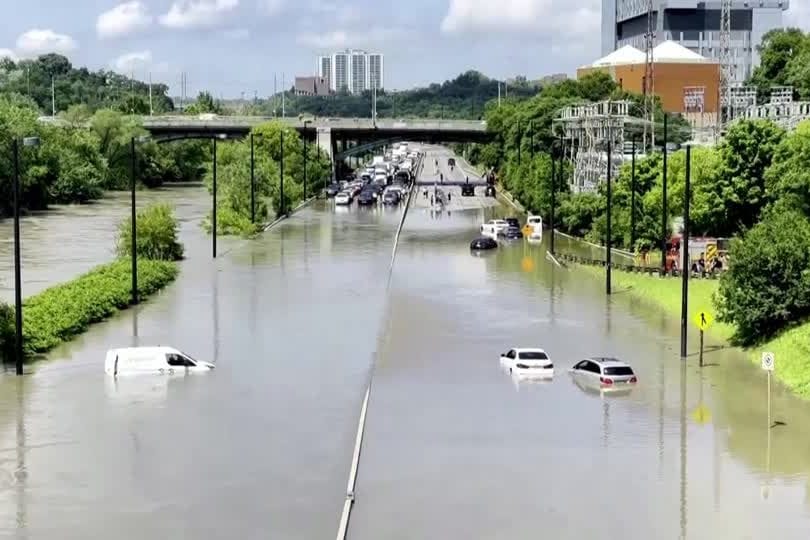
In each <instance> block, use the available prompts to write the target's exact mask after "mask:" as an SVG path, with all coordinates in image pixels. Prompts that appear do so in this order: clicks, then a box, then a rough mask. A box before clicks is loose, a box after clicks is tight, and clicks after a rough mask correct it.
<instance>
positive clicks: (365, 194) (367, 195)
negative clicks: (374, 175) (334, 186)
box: [357, 189, 377, 206]
mask: <svg viewBox="0 0 810 540" xmlns="http://www.w3.org/2000/svg"><path fill="white" fill-rule="evenodd" d="M376 200H377V197H375V196H374V192H373V191H372V190H370V189H364V190H363V191H361V192H360V196H359V197H357V204H360V205H363V206H368V205H370V204H374V203H375V201H376Z"/></svg>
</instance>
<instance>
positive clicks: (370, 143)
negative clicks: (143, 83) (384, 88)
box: [142, 115, 492, 159]
mask: <svg viewBox="0 0 810 540" xmlns="http://www.w3.org/2000/svg"><path fill="white" fill-rule="evenodd" d="M271 121H275V122H281V123H282V124H285V125H287V126H289V127H291V128H293V129H296V130H297V131H298V132H299V133H300V134H301V135H302V136H303V137H305V138H307V139H310V140H314V141H315V142H317V144H318V145H319V146H320V147H321V148H323V149H324V150H325V151H326V152H327V153H328V154H329V155H330V156H334V157H335V158H337V159H341V158H344V157H348V156H350V155H354V154H355V153H356V152H357V151H356V150H355V151H353V150H352V149H353V148H357V147H360V146H364V150H368V149H372V148H373V147H374V146H375V145H379V144H384V143H383V142H382V141H385V143H387V142H390V141H397V140H400V141H402V140H409V141H420V142H425V143H444V142H488V141H490V140H491V138H492V134H491V133H489V132H487V126H486V122H485V121H481V120H449V119H447V120H445V119H428V118H400V119H393V118H378V119H376V120H373V119H371V118H311V119H310V118H299V117H295V118H277V117H270V116H208V115H200V116H145V117H143V118H142V124H143V127H144V128H145V129H146V130H148V131H149V132H150V133H151V134H152V136H153V137H156V138H164V137H180V136H184V135H188V136H205V135H212V136H213V135H216V134H225V135H228V136H229V137H244V136H246V135H247V134H248V133H249V132H250V130H251V129H252V128H253V127H255V126H257V125H259V124H263V123H266V122H271Z"/></svg>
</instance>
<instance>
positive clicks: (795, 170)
mask: <svg viewBox="0 0 810 540" xmlns="http://www.w3.org/2000/svg"><path fill="white" fill-rule="evenodd" d="M808 163H810V121H804V122H802V123H801V124H799V126H798V127H797V128H796V131H794V132H793V133H791V134H790V135H788V136H787V137H785V139H784V140H783V141H782V143H781V144H780V145H779V147H778V148H777V150H776V154H775V155H774V158H773V161H772V164H771V167H770V168H769V169H768V171H767V172H766V173H765V179H766V187H767V190H768V192H769V193H770V194H771V198H772V200H775V201H782V203H784V204H786V205H787V206H790V207H792V208H795V209H797V210H799V211H801V212H803V213H804V214H805V215H807V216H810V168H808Z"/></svg>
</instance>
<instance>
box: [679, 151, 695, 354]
mask: <svg viewBox="0 0 810 540" xmlns="http://www.w3.org/2000/svg"><path fill="white" fill-rule="evenodd" d="M684 187H685V190H684V195H683V238H682V239H681V253H683V257H682V259H683V268H681V272H682V274H681V280H682V281H681V358H684V359H685V358H686V337H687V336H686V329H687V318H688V316H687V312H688V311H689V270H690V268H689V267H690V263H689V205H690V199H691V198H692V145H687V146H686V185H685V186H684Z"/></svg>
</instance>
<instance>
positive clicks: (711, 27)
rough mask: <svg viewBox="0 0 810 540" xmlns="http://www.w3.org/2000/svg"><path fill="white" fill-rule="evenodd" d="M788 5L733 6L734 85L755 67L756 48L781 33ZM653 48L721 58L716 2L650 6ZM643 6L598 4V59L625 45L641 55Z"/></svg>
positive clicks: (677, 0) (749, 2) (777, 0)
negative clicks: (670, 45) (670, 44)
mask: <svg viewBox="0 0 810 540" xmlns="http://www.w3.org/2000/svg"><path fill="white" fill-rule="evenodd" d="M789 4H790V0H732V5H731V56H732V58H733V61H734V64H735V70H734V72H735V80H737V81H740V82H742V81H744V80H745V79H747V78H748V77H749V76H750V75H751V72H752V71H753V68H754V67H756V66H757V65H758V64H759V54H758V53H757V50H756V49H757V46H758V45H759V44H760V43H761V42H762V36H763V35H765V33H766V32H768V31H769V30H773V29H774V28H781V27H782V12H783V11H785V10H787V9H788V7H789ZM653 28H654V31H655V43H654V45H658V44H659V43H662V42H664V41H668V40H672V41H675V42H676V43H679V44H680V45H683V46H684V47H686V48H688V49H691V50H692V51H694V52H696V53H698V54H700V55H703V56H705V57H708V58H719V57H720V0H653ZM646 32H647V0H602V54H603V55H606V54H609V53H611V52H613V51H614V50H616V49H618V48H619V47H623V46H624V45H632V46H634V47H636V48H638V49H641V50H644V36H645V34H646Z"/></svg>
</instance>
